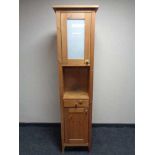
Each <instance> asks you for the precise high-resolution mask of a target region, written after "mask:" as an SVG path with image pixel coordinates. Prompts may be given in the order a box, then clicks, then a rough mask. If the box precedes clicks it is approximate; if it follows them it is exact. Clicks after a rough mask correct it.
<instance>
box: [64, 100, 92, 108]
mask: <svg viewBox="0 0 155 155" xmlns="http://www.w3.org/2000/svg"><path fill="white" fill-rule="evenodd" d="M88 105H89V100H64V107H75V108H76V107H88Z"/></svg>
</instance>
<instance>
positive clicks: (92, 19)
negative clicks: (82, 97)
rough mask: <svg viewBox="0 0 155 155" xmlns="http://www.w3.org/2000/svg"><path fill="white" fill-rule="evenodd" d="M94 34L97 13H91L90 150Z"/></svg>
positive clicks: (90, 139) (90, 138)
mask: <svg viewBox="0 0 155 155" xmlns="http://www.w3.org/2000/svg"><path fill="white" fill-rule="evenodd" d="M94 33H95V11H93V12H92V13H91V34H90V38H91V40H90V72H89V76H90V80H89V98H90V109H89V150H90V148H91V145H92V100H93V69H94Z"/></svg>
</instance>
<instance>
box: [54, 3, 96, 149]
mask: <svg viewBox="0 0 155 155" xmlns="http://www.w3.org/2000/svg"><path fill="white" fill-rule="evenodd" d="M53 9H54V11H55V13H56V21H57V58H58V69H59V90H60V110H61V144H62V150H64V148H65V147H70V146H87V147H88V148H89V149H90V147H91V130H92V127H91V123H92V97H93V93H92V92H93V65H94V31H95V14H96V11H97V9H98V6H97V5H58V6H54V7H53Z"/></svg>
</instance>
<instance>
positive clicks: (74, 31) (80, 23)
mask: <svg viewBox="0 0 155 155" xmlns="http://www.w3.org/2000/svg"><path fill="white" fill-rule="evenodd" d="M84 34H85V20H82V19H77V20H74V19H68V20H67V48H68V49H67V50H68V59H84V36H85V35H84Z"/></svg>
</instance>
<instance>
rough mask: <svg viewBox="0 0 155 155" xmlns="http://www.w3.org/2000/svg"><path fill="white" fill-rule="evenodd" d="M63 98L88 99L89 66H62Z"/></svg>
mask: <svg viewBox="0 0 155 155" xmlns="http://www.w3.org/2000/svg"><path fill="white" fill-rule="evenodd" d="M63 82H64V94H63V99H89V93H88V90H89V67H63Z"/></svg>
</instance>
